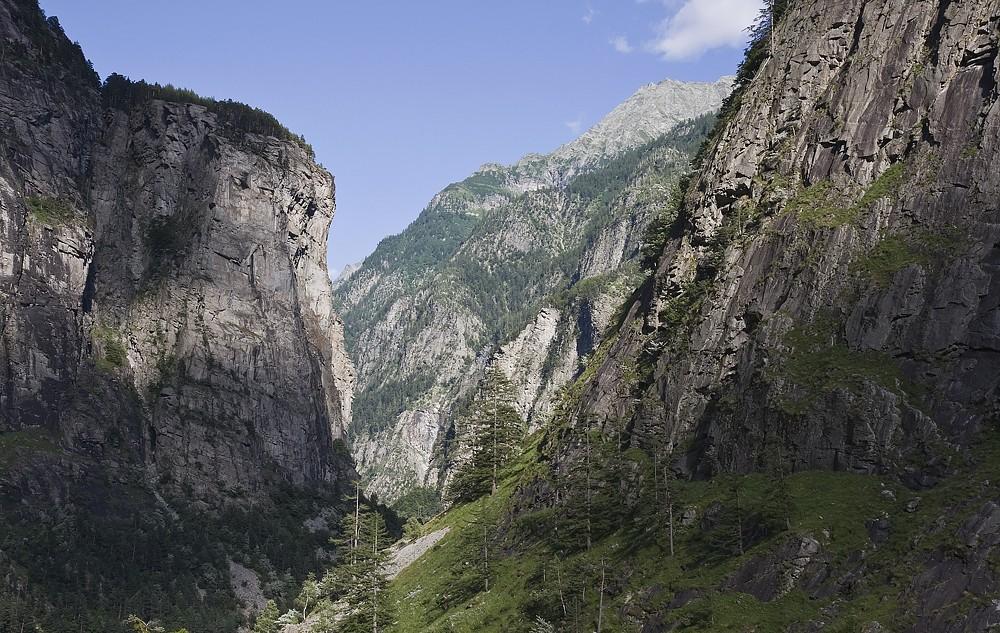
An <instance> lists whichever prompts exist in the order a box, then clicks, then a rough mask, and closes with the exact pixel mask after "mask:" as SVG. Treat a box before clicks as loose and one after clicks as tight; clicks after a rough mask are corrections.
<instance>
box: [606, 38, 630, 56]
mask: <svg viewBox="0 0 1000 633" xmlns="http://www.w3.org/2000/svg"><path fill="white" fill-rule="evenodd" d="M611 46H613V47H614V49H615V50H616V51H618V52H619V53H624V54H626V55H627V54H628V53H631V52H632V51H634V50H635V48H633V47H632V44H631V43H629V41H628V38H627V37H625V36H624V35H617V36H615V37H612V38H611Z"/></svg>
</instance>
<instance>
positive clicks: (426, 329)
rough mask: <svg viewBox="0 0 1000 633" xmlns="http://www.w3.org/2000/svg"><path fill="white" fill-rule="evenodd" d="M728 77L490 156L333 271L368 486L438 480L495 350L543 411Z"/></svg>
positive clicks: (602, 318)
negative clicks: (518, 153)
mask: <svg viewBox="0 0 1000 633" xmlns="http://www.w3.org/2000/svg"><path fill="white" fill-rule="evenodd" d="M731 84H732V79H731V78H723V79H721V80H720V81H719V82H717V83H711V84H690V83H681V82H673V81H666V82H663V83H660V84H655V85H649V86H646V87H644V88H643V89H641V90H640V91H639V92H638V93H636V94H635V95H634V96H633V97H631V98H630V99H629V100H627V101H626V102H625V103H623V104H622V105H620V106H619V107H618V108H616V109H615V110H614V111H613V112H612V113H611V114H609V115H608V116H607V117H606V118H605V119H603V120H602V121H601V122H600V123H599V124H598V125H596V126H595V127H594V128H593V129H591V130H589V131H588V132H586V133H585V134H584V135H583V136H581V137H580V138H579V139H577V140H575V141H573V142H571V143H569V144H567V145H565V146H563V147H561V148H559V149H558V150H556V151H555V152H553V153H552V154H549V155H544V156H542V155H530V156H527V157H525V158H524V159H522V160H521V161H519V162H518V163H516V164H514V165H511V166H501V165H492V164H489V165H485V166H484V167H483V168H481V169H480V171H478V172H477V173H476V174H474V175H473V176H471V177H470V178H468V179H466V180H464V181H462V182H460V183H457V184H454V185H451V186H450V187H448V188H446V189H445V190H444V191H443V192H441V193H440V194H438V195H437V196H436V197H435V198H434V200H433V201H432V202H431V204H430V205H429V206H428V207H427V209H426V210H424V212H423V213H422V214H421V215H420V217H419V218H418V219H417V220H416V221H415V222H414V223H413V224H412V225H411V226H410V227H409V228H408V229H407V230H406V231H404V232H403V233H402V234H400V235H398V236H394V237H391V238H388V239H387V240H385V241H384V242H382V243H381V244H380V245H379V247H378V248H377V249H376V251H375V252H374V253H373V254H372V255H371V256H369V257H368V258H367V259H366V260H365V262H364V263H363V265H362V266H361V267H360V268H359V269H358V270H355V271H352V272H351V274H350V276H348V277H347V278H345V279H343V280H342V281H340V282H338V284H337V287H336V297H337V302H338V309H339V310H340V311H341V312H342V313H343V314H344V318H345V323H346V326H347V337H348V348H349V351H350V353H351V355H352V357H353V359H354V361H355V363H356V365H357V368H358V376H359V379H358V381H359V387H358V406H357V408H356V415H355V419H354V422H353V425H352V428H351V435H352V444H353V451H354V455H355V458H356V460H357V462H358V465H359V470H360V472H361V473H362V475H363V476H364V477H365V479H366V481H367V482H368V485H369V489H370V490H371V491H373V492H376V493H377V494H378V495H379V496H380V497H382V498H383V499H388V500H396V499H398V498H399V497H400V495H402V494H404V493H405V492H407V491H408V490H410V489H412V488H413V487H415V486H416V487H419V486H426V487H431V488H437V487H438V486H439V485H440V484H441V482H442V479H441V478H442V477H443V476H445V474H446V473H447V470H448V465H449V460H450V456H449V450H450V448H449V447H450V440H451V438H453V437H454V435H455V427H454V423H455V417H456V413H457V412H458V411H459V410H460V409H461V406H462V402H463V399H464V398H466V397H467V396H468V395H469V393H470V390H471V388H473V387H474V386H475V385H476V383H477V381H478V379H479V377H480V375H481V371H482V368H483V367H484V366H485V365H486V364H487V363H488V362H491V358H493V357H494V356H495V355H496V356H497V361H496V362H499V363H500V365H501V366H502V367H503V368H504V370H505V371H506V372H507V373H508V374H509V375H510V377H511V378H512V379H514V382H515V385H516V387H517V389H518V391H519V394H518V400H519V405H520V409H521V412H522V414H523V415H524V416H525V418H526V419H528V420H529V422H531V424H532V425H537V424H539V423H540V422H541V421H542V420H543V419H544V418H545V417H546V416H547V415H548V412H549V410H550V408H551V402H552V398H553V396H554V394H555V392H556V391H557V390H558V388H559V387H561V386H562V385H563V384H565V382H566V381H567V380H569V379H570V378H573V377H575V376H576V375H578V373H579V371H580V367H581V360H582V359H583V358H584V357H586V356H587V355H588V354H589V353H590V352H591V351H592V350H593V349H594V347H595V346H596V343H597V342H598V341H599V339H600V336H601V334H602V333H603V331H604V329H605V327H606V325H607V323H608V321H609V319H610V317H611V314H612V313H613V311H614V309H615V308H616V307H617V306H618V305H619V304H620V303H621V301H622V300H623V298H624V296H625V295H626V294H627V291H628V289H629V288H631V286H632V285H633V284H634V283H635V280H636V278H637V277H636V268H635V266H634V262H635V261H636V260H637V258H638V257H639V251H640V247H641V238H642V233H643V228H644V227H645V225H646V224H647V223H648V222H649V220H650V219H651V218H652V217H653V216H655V215H656V214H658V213H659V212H660V211H661V210H662V209H663V208H665V207H667V206H668V205H667V204H666V202H667V200H668V199H669V197H670V194H671V187H672V184H673V182H674V181H675V180H676V179H677V178H678V177H679V175H680V174H681V173H682V172H683V171H684V170H685V169H686V166H687V164H688V161H689V160H690V156H691V152H692V151H693V148H694V147H696V146H697V144H698V142H699V140H700V138H701V136H700V135H702V134H704V132H705V130H706V129H707V126H708V122H707V121H706V120H704V119H702V120H700V121H699V122H698V123H684V122H685V121H689V120H690V119H693V118H696V117H699V116H701V115H704V114H705V113H707V112H711V111H712V110H714V109H716V108H717V107H718V106H719V104H720V103H721V102H722V100H723V98H724V97H725V96H726V95H727V94H728V92H729V89H730V87H731ZM508 342H509V344H508Z"/></svg>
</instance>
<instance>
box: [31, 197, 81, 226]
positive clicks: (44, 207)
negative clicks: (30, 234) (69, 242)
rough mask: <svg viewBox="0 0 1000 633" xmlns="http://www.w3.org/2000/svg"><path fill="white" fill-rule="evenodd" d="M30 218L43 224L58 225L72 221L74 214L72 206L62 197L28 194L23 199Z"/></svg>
mask: <svg viewBox="0 0 1000 633" xmlns="http://www.w3.org/2000/svg"><path fill="white" fill-rule="evenodd" d="M24 204H25V206H27V207H28V213H29V214H30V216H31V218H32V219H34V220H35V221H36V222H39V223H40V224H44V225H45V226H51V227H54V226H60V225H62V224H67V223H69V222H72V221H73V220H74V219H75V218H76V215H75V214H74V212H73V207H72V206H71V205H70V204H69V202H67V201H66V200H64V199H62V198H52V197H49V196H29V197H27V198H25V200H24Z"/></svg>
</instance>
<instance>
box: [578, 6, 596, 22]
mask: <svg viewBox="0 0 1000 633" xmlns="http://www.w3.org/2000/svg"><path fill="white" fill-rule="evenodd" d="M595 17H597V11H596V10H594V7H592V6H590V5H587V12H586V13H584V14H583V17H582V18H581V19H582V20H583V23H584V24H590V23H591V22H593V21H594V18H595Z"/></svg>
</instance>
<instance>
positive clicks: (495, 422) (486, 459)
mask: <svg viewBox="0 0 1000 633" xmlns="http://www.w3.org/2000/svg"><path fill="white" fill-rule="evenodd" d="M464 428H465V430H464V439H463V441H462V449H463V450H464V452H465V454H466V456H467V458H466V461H465V462H464V463H463V464H462V465H461V466H460V467H459V469H458V472H457V474H456V475H455V480H454V482H453V483H452V486H451V496H452V498H453V499H454V500H456V501H472V500H474V499H478V498H479V497H481V496H483V495H485V494H487V493H490V494H493V493H496V490H497V486H498V484H499V474H500V471H501V470H502V469H503V467H504V466H506V465H507V464H508V463H510V461H511V460H512V459H513V458H514V457H515V456H516V455H517V452H518V450H519V449H520V447H521V441H522V440H523V439H524V420H522V419H521V416H520V414H518V412H517V409H515V408H514V389H513V386H512V385H511V382H510V380H509V379H508V378H507V376H505V375H504V373H503V372H502V371H501V370H500V369H499V368H497V367H490V369H488V370H487V372H486V376H485V377H484V378H483V382H482V383H481V385H480V388H479V393H478V394H477V395H476V398H475V399H474V400H473V401H472V404H471V405H470V407H469V412H468V414H467V415H466V416H465V419H464Z"/></svg>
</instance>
